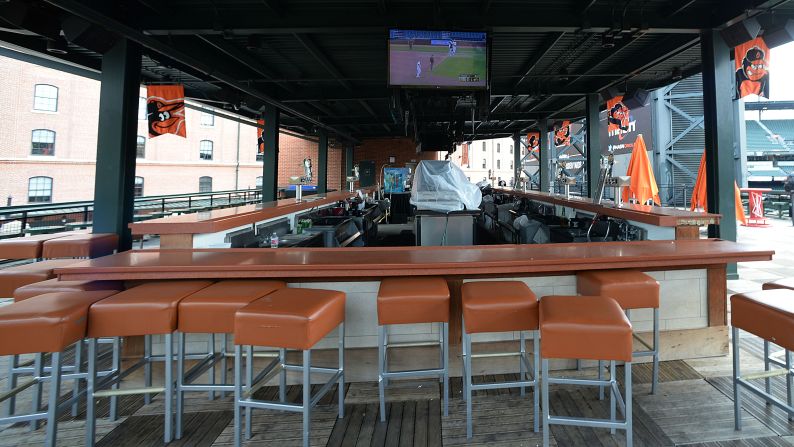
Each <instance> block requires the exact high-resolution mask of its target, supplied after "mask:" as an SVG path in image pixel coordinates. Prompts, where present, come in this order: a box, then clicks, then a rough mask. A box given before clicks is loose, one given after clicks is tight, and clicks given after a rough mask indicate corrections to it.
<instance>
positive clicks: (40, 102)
mask: <svg viewBox="0 0 794 447" xmlns="http://www.w3.org/2000/svg"><path fill="white" fill-rule="evenodd" d="M33 110H41V111H44V112H57V111H58V87H56V86H54V85H49V84H36V86H35V87H34V88H33Z"/></svg>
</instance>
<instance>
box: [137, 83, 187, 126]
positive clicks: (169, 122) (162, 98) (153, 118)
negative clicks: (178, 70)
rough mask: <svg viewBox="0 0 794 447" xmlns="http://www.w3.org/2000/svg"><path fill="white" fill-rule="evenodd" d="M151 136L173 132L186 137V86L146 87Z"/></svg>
mask: <svg viewBox="0 0 794 447" xmlns="http://www.w3.org/2000/svg"><path fill="white" fill-rule="evenodd" d="M146 115H147V118H148V120H149V138H154V137H157V136H160V135H165V134H167V133H172V134H174V135H178V136H180V137H182V138H185V137H186V135H187V131H186V129H185V88H184V87H183V86H181V85H150V86H147V87H146Z"/></svg>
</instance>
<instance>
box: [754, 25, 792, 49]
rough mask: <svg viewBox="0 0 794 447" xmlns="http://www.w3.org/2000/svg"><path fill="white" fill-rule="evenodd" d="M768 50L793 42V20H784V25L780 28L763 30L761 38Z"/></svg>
mask: <svg viewBox="0 0 794 447" xmlns="http://www.w3.org/2000/svg"><path fill="white" fill-rule="evenodd" d="M761 37H763V38H764V42H766V46H768V47H769V48H775V47H779V46H780V45H783V44H785V43H789V42H791V41H794V20H791V19H789V20H786V23H785V24H783V26H781V27H775V28H771V29H765V30H764V35H763V36H761Z"/></svg>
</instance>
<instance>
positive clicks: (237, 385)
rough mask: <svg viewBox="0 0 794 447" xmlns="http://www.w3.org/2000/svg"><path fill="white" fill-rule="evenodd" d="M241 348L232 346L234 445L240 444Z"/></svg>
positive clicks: (238, 446) (237, 446) (236, 446)
mask: <svg viewBox="0 0 794 447" xmlns="http://www.w3.org/2000/svg"><path fill="white" fill-rule="evenodd" d="M242 357H243V347H242V346H240V345H234V445H235V447H240V445H241V444H242V429H241V428H242V427H241V424H242V418H241V417H240V400H241V399H242V398H243V365H242Z"/></svg>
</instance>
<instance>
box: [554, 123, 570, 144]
mask: <svg viewBox="0 0 794 447" xmlns="http://www.w3.org/2000/svg"><path fill="white" fill-rule="evenodd" d="M570 145H571V122H570V121H569V120H565V121H563V122H562V123H561V124H559V125H555V126H554V146H556V147H565V146H570Z"/></svg>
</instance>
